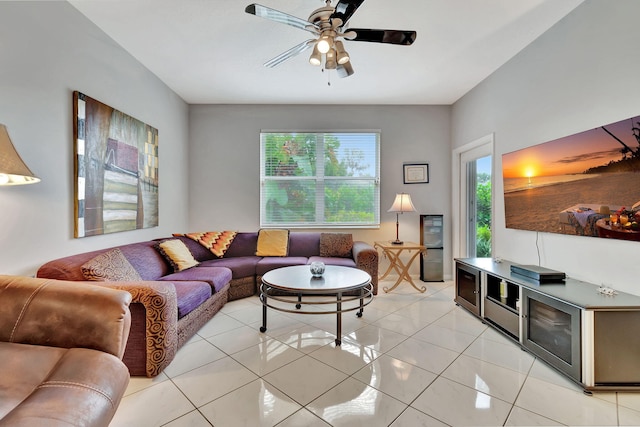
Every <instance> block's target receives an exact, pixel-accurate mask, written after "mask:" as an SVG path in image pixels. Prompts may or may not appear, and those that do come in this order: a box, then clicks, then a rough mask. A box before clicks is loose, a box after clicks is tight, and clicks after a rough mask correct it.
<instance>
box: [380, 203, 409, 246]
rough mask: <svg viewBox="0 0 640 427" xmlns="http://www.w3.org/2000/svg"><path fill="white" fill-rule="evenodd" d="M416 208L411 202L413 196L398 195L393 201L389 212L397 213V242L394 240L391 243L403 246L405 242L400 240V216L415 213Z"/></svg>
mask: <svg viewBox="0 0 640 427" xmlns="http://www.w3.org/2000/svg"><path fill="white" fill-rule="evenodd" d="M415 211H416V208H415V206H413V203H412V202H411V196H410V195H408V194H407V193H400V194H396V199H395V200H394V201H393V205H391V208H389V210H388V211H387V212H395V213H396V240H392V241H391V243H393V244H394V245H401V244H402V243H403V242H402V240H400V238H399V230H400V223H399V215H400V214H401V213H404V212H415Z"/></svg>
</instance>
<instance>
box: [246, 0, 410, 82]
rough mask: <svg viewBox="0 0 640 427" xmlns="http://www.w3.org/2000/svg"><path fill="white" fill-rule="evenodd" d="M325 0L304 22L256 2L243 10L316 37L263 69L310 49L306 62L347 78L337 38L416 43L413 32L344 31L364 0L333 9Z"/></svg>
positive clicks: (344, 57) (348, 68)
mask: <svg viewBox="0 0 640 427" xmlns="http://www.w3.org/2000/svg"><path fill="white" fill-rule="evenodd" d="M325 1H326V5H325V6H324V7H321V8H319V9H316V10H314V11H313V12H311V15H309V19H307V20H304V19H302V18H298V17H295V16H292V15H288V14H286V13H284V12H280V11H278V10H275V9H271V8H270V7H266V6H262V5H259V4H256V3H253V4H250V5H249V6H247V7H246V9H245V12H247V13H249V14H251V15H256V16H259V17H261V18H265V19H269V20H271V21H275V22H279V23H281V24H285V25H290V26H292V27H295V28H299V29H301V30H305V31H308V32H310V33H312V34H313V35H314V36H315V38H312V39H309V40H305V41H303V42H302V43H300V44H298V45H296V46H294V47H292V48H291V49H289V50H287V51H285V52H283V53H281V54H280V55H278V56H276V57H275V58H273V59H271V60H269V61H267V62H265V63H264V65H265V67H269V68H272V67H275V66H276V65H279V64H281V63H282V62H284V61H286V60H287V59H289V58H292V57H294V56H296V55H299V54H300V53H302V52H304V51H305V50H307V49H310V48H312V47H313V52H312V53H311V56H310V57H309V62H310V63H311V64H312V65H322V64H323V60H324V68H325V69H327V70H336V71H337V74H338V76H339V77H348V76H350V75H352V74H353V72H354V71H353V67H352V66H351V60H350V57H349V54H348V53H347V51H346V50H345V48H344V44H343V43H342V41H341V40H339V39H340V38H343V39H346V40H352V41H360V42H373V43H389V44H397V45H404V46H409V45H411V44H412V43H413V42H414V41H415V40H416V36H417V33H416V32H415V31H400V30H376V29H371V28H347V24H348V22H349V19H350V18H351V16H353V14H354V13H355V12H356V10H357V9H358V8H359V7H360V5H361V4H362V3H363V2H364V0H339V1H338V2H337V3H336V5H335V6H331V0H325Z"/></svg>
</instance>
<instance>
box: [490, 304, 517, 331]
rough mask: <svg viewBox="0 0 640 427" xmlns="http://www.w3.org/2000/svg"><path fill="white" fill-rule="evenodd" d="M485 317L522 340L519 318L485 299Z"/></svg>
mask: <svg viewBox="0 0 640 427" xmlns="http://www.w3.org/2000/svg"><path fill="white" fill-rule="evenodd" d="M484 317H485V319H487V320H491V322H493V323H494V324H496V325H497V326H499V327H500V328H502V329H504V330H505V331H507V332H508V333H510V334H511V335H513V336H514V337H516V338H520V322H519V320H520V318H519V316H518V315H517V314H516V313H514V312H513V311H511V310H509V309H507V308H505V307H504V306H502V305H500V304H498V303H496V302H495V301H493V300H492V299H490V298H485V299H484Z"/></svg>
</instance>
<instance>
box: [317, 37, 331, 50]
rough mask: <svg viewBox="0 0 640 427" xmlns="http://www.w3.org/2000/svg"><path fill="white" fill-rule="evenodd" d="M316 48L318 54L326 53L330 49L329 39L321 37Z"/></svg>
mask: <svg viewBox="0 0 640 427" xmlns="http://www.w3.org/2000/svg"><path fill="white" fill-rule="evenodd" d="M316 47H317V48H318V51H319V52H320V53H327V52H329V50H330V49H331V39H329V37H327V36H322V37H320V39H319V40H318V43H316Z"/></svg>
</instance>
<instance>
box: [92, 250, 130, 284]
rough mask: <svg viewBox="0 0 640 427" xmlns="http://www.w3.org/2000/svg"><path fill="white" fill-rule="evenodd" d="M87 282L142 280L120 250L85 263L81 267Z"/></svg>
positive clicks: (105, 253)
mask: <svg viewBox="0 0 640 427" xmlns="http://www.w3.org/2000/svg"><path fill="white" fill-rule="evenodd" d="M80 268H81V270H82V275H83V276H84V278H85V279H87V280H94V281H98V282H129V281H137V280H142V278H141V277H140V275H139V274H138V272H137V271H136V269H135V268H133V266H132V265H131V263H130V262H129V261H128V260H127V258H126V257H125V256H124V254H123V253H122V252H121V251H120V249H118V248H115V249H111V250H110V251H107V252H104V253H102V254H100V255H98V256H97V257H95V258H92V259H90V260H89V261H87V262H85V263H84V264H83V265H82V266H81V267H80Z"/></svg>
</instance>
